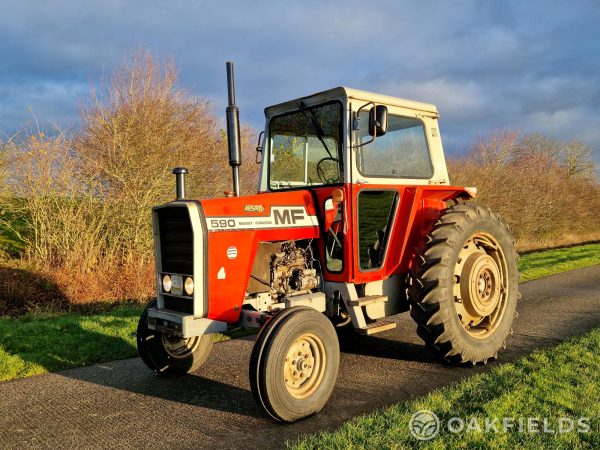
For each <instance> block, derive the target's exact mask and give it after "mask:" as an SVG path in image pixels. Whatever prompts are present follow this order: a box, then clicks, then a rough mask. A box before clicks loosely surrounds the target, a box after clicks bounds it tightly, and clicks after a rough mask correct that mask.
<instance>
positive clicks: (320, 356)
mask: <svg viewBox="0 0 600 450" xmlns="http://www.w3.org/2000/svg"><path fill="white" fill-rule="evenodd" d="M326 360H327V355H326V353H325V346H324V345H323V341H321V339H320V338H319V337H318V336H316V335H314V334H312V333H311V334H303V335H302V336H300V337H299V338H298V339H296V340H295V341H294V343H293V344H292V345H291V346H290V349H289V350H288V352H287V355H286V357H285V362H284V371H283V372H284V380H285V387H286V388H287V391H288V392H289V393H290V395H291V396H292V397H294V398H296V399H299V400H302V399H304V398H306V397H309V396H310V395H312V394H313V393H314V392H315V391H316V390H317V388H318V387H319V385H320V384H321V381H322V380H323V375H324V373H325V363H326Z"/></svg>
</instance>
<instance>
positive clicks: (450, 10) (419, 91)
mask: <svg viewBox="0 0 600 450" xmlns="http://www.w3.org/2000/svg"><path fill="white" fill-rule="evenodd" d="M0 11H1V12H2V14H1V15H0V133H4V135H10V134H11V133H13V132H14V131H15V130H17V129H18V128H19V127H21V126H22V125H23V124H25V123H26V122H27V121H28V120H32V118H33V114H35V117H36V118H37V120H38V121H39V122H40V124H41V125H42V127H43V126H45V125H47V124H49V123H56V124H59V125H60V126H61V127H62V128H69V127H71V128H72V127H76V126H77V121H78V109H79V108H80V106H81V105H82V104H83V103H84V102H85V101H86V99H87V97H88V95H89V91H90V83H92V82H94V81H96V80H98V78H99V77H100V76H101V75H102V74H103V73H110V72H111V71H112V70H113V69H115V68H116V67H117V66H119V65H120V64H121V63H123V61H125V60H126V58H127V57H128V56H130V55H131V54H132V53H133V52H134V51H136V50H137V49H140V48H145V49H148V50H149V51H150V52H152V53H153V54H154V55H155V56H158V57H160V58H170V57H173V58H174V60H175V62H176V64H177V65H178V67H179V68H180V70H181V78H180V86H181V87H182V88H184V89H185V90H187V91H188V92H189V93H190V94H193V95H195V96H199V97H203V98H206V99H208V100H210V101H211V102H212V104H213V107H214V110H215V112H217V113H218V114H222V115H223V116H224V110H225V107H226V78H225V61H228V60H231V61H234V62H235V75H236V89H237V92H236V99H237V103H238V106H239V107H240V116H241V119H242V121H243V122H246V123H248V124H250V125H252V126H253V127H255V128H256V129H260V128H261V127H262V126H263V123H264V120H263V118H264V115H263V110H264V107H265V106H268V105H270V104H274V103H279V102H282V101H285V100H289V99H293V98H296V97H301V96H304V95H308V94H311V93H314V92H318V91H321V90H325V89H328V88H332V87H335V86H340V85H342V86H348V87H353V88H357V89H364V90H370V91H374V92H379V93H383V94H388V95H393V96H397V97H403V98H408V99H411V100H418V101H425V102H429V103H433V104H435V105H436V106H437V107H438V110H439V111H440V114H441V119H440V130H441V132H442V138H443V140H444V144H445V149H446V151H448V152H450V153H451V154H456V153H458V152H461V151H463V150H465V149H467V148H468V147H469V146H470V145H471V144H472V143H473V142H474V141H475V140H476V139H477V138H479V137H480V136H484V135H486V134H487V133H488V132H490V131H491V130H501V129H505V128H510V129H517V130H520V131H521V132H523V133H529V132H541V133H544V134H548V135H551V136H554V137H556V138H559V139H563V140H571V139H577V140H580V141H582V142H584V143H586V144H587V145H588V146H590V147H591V148H592V150H593V152H594V159H595V160H596V162H598V163H600V26H599V25H598V24H600V3H599V2H598V1H596V0H591V1H576V0H573V1H570V2H564V1H562V2H560V1H551V0H545V1H522V0H521V1H496V2H492V1H489V2H485V1H445V2H444V1H430V0H419V1H377V0H371V1H365V0H362V1H355V0H344V1H339V2H332V1H327V0H320V1H313V0H302V1H294V2H285V1H249V0H246V1H242V0H229V1H222V2H216V1H206V2H204V1H193V0H186V1H181V0H169V1H151V0H146V1H141V0H138V1H126V0H102V1H60V0H52V1H47V0H45V1H28V0H21V1H7V0H0Z"/></svg>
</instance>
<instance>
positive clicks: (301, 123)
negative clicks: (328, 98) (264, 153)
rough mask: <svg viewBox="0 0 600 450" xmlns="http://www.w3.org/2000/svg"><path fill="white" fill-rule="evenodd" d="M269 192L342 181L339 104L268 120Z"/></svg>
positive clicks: (310, 108)
mask: <svg viewBox="0 0 600 450" xmlns="http://www.w3.org/2000/svg"><path fill="white" fill-rule="evenodd" d="M269 145H270V153H269V186H270V188H271V189H285V188H290V187H303V186H316V185H324V184H335V183H341V182H342V174H343V171H342V157H341V155H342V105H341V103H340V102H332V103H326V104H323V105H318V106H312V107H306V108H304V107H303V106H302V105H301V107H300V109H299V110H298V111H295V112H292V113H287V114H283V115H281V116H277V117H274V118H273V119H271V122H270V125H269Z"/></svg>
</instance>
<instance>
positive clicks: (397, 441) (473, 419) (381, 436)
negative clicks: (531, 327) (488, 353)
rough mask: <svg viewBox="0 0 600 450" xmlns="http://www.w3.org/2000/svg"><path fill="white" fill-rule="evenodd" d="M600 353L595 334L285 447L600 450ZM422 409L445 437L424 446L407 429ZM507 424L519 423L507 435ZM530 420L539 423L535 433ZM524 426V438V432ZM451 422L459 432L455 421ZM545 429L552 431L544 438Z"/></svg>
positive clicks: (297, 449)
mask: <svg viewBox="0 0 600 450" xmlns="http://www.w3.org/2000/svg"><path fill="white" fill-rule="evenodd" d="M599 348H600V328H597V329H595V330H593V331H592V332H590V333H588V334H586V335H584V336H583V337H579V338H576V339H571V340H568V341H565V342H563V343H561V344H560V345H558V346H556V347H552V348H548V349H545V350H539V351H536V352H534V353H532V354H531V355H529V356H526V357H523V358H521V359H519V360H518V361H517V362H515V363H512V364H503V365H501V366H498V367H496V368H494V369H493V370H491V371H490V372H486V373H484V374H479V375H475V376H473V377H471V378H469V379H467V380H465V381H463V382H461V383H459V384H457V385H454V386H449V387H446V388H442V389H440V390H437V391H434V392H431V393H430V394H428V395H426V396H425V397H421V398H417V399H415V400H411V401H408V402H404V403H400V404H397V405H394V406H391V407H389V408H386V409H383V410H381V411H378V412H376V413H373V414H369V415H366V416H362V417H358V418H355V419H353V420H351V421H349V422H346V423H345V424H344V425H342V426H341V427H340V428H339V429H338V430H336V431H334V432H330V433H321V434H318V435H310V436H307V437H304V438H301V439H300V440H298V441H296V442H293V443H288V448H292V449H295V450H305V449H348V448H355V449H368V448H390V449H401V448H413V447H417V446H418V447H419V448H421V447H422V448H430V449H445V448H531V449H540V448H565V449H566V448H589V449H594V448H600V408H598V403H599V402H600V390H599V389H600V388H599V386H600V350H599ZM419 410H429V411H433V412H434V413H435V414H436V415H437V416H438V417H439V420H440V423H441V427H440V432H439V434H438V435H437V436H435V437H434V438H433V439H431V440H428V441H419V440H417V439H416V438H415V437H413V436H412V434H411V433H410V431H409V427H408V424H409V420H410V418H411V415H412V414H413V413H415V412H416V411H419ZM453 417H459V418H461V420H462V421H463V424H464V429H463V431H462V432H459V433H454V432H451V431H449V429H448V426H447V424H448V421H449V420H450V419H452V418H453ZM504 418H510V419H513V423H514V424H515V425H514V426H513V427H512V428H508V427H507V431H504V429H503V420H504ZM528 418H534V420H537V422H535V423H537V424H538V425H537V431H532V430H533V429H534V427H535V425H529V424H528ZM544 418H546V419H547V422H546V425H544V422H543V420H544ZM561 418H562V419H561ZM581 418H584V419H583V421H582V422H578V421H580V419H581ZM486 419H487V420H488V423H493V424H496V429H497V430H498V431H497V432H496V431H494V429H493V428H491V425H490V428H489V429H488V431H487V432H486V430H485V423H486ZM560 421H562V422H563V425H562V427H563V428H562V429H563V430H567V429H569V427H570V424H571V423H572V424H573V428H574V429H573V431H570V432H562V433H561V432H559V431H560V428H559V427H560V426H561V425H560ZM520 422H522V423H523V425H522V429H523V430H524V432H521V431H519V426H520V425H519V423H520ZM507 423H508V422H507ZM450 424H451V426H456V428H455V429H458V428H459V427H460V423H459V422H458V421H456V420H455V419H452V421H451V422H450ZM544 426H545V427H546V429H548V430H549V429H553V430H554V433H550V432H543V430H544ZM584 430H587V432H582V431H584Z"/></svg>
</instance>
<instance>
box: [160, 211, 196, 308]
mask: <svg viewBox="0 0 600 450" xmlns="http://www.w3.org/2000/svg"><path fill="white" fill-rule="evenodd" d="M157 213H158V230H159V233H160V258H161V261H160V265H158V264H157V266H159V267H161V271H162V272H163V273H170V274H179V275H184V279H185V275H192V276H193V275H194V232H193V230H192V222H191V220H190V214H189V210H188V208H186V207H181V206H170V207H165V208H160V209H158V211H157ZM157 262H158V261H157ZM159 288H160V287H159ZM163 300H164V308H165V309H168V310H171V311H178V312H183V313H188V314H193V313H194V301H193V299H191V298H182V297H177V296H173V295H169V294H163Z"/></svg>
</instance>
